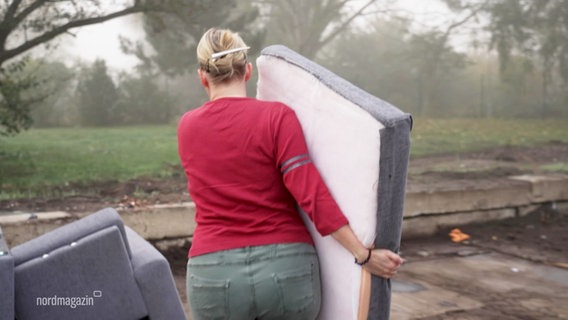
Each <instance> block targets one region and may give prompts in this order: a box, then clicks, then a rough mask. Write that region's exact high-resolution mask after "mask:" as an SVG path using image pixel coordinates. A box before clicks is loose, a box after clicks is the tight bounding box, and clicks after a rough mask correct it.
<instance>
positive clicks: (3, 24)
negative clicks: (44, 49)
mask: <svg viewBox="0 0 568 320" xmlns="http://www.w3.org/2000/svg"><path fill="white" fill-rule="evenodd" d="M156 9H157V7H156V6H150V5H148V4H146V3H144V2H143V0H133V1H118V3H117V2H113V3H109V1H104V0H2V1H0V135H10V134H16V133H18V132H19V131H20V130H22V129H27V128H29V126H30V125H31V115H30V105H31V104H32V103H33V102H34V101H33V99H31V100H30V99H23V98H22V93H23V91H25V90H26V89H29V88H31V87H33V86H35V85H36V84H37V80H36V79H34V78H33V77H27V78H22V77H19V76H18V73H19V72H21V70H22V69H23V68H24V66H25V64H26V61H27V60H26V59H18V60H17V61H14V62H13V63H7V62H8V61H9V60H11V59H16V58H19V57H24V56H25V55H26V53H29V52H30V51H31V50H32V49H34V48H37V47H38V46H40V45H46V46H49V45H50V44H51V41H52V40H53V39H54V38H56V37H58V36H60V35H62V34H65V33H68V32H69V30H71V29H73V28H78V27H82V26H87V25H92V24H96V23H101V22H104V21H107V20H110V19H114V18H118V17H122V16H125V15H129V14H133V13H136V12H143V11H148V10H156Z"/></svg>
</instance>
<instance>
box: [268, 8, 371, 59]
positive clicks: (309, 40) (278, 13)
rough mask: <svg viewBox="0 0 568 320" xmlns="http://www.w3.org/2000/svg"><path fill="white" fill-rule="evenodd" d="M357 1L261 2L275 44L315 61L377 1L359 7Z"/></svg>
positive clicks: (269, 32)
mask: <svg viewBox="0 0 568 320" xmlns="http://www.w3.org/2000/svg"><path fill="white" fill-rule="evenodd" d="M357 3H358V2H356V1H353V0H323V1H305V0H286V1H281V0H259V1H258V4H259V5H260V6H261V7H262V8H263V12H264V15H265V18H266V20H267V30H268V34H269V36H270V37H271V39H272V40H273V41H274V42H278V43H282V44H284V45H286V46H289V47H290V48H291V49H294V50H296V51H298V52H299V53H301V54H302V55H304V56H306V57H308V58H314V57H315V55H316V54H317V52H318V51H319V50H320V49H321V48H323V47H324V46H325V45H326V44H328V43H329V42H331V41H332V40H333V39H335V38H336V37H337V36H338V35H339V34H341V33H342V32H343V31H345V30H346V29H347V28H348V26H349V25H350V24H351V23H352V22H353V20H355V19H356V18H357V17H359V16H361V15H363V14H365V13H366V12H367V10H369V9H370V8H371V5H373V4H375V3H377V1H375V0H368V1H365V2H364V3H363V4H362V5H359V6H357Z"/></svg>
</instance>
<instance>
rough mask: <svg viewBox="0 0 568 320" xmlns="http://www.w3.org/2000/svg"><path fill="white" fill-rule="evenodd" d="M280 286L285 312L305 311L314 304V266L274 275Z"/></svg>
mask: <svg viewBox="0 0 568 320" xmlns="http://www.w3.org/2000/svg"><path fill="white" fill-rule="evenodd" d="M273 277H274V281H275V282H276V285H277V286H278V289H279V293H280V299H281V301H282V307H283V308H284V312H303V311H304V310H306V309H308V308H311V307H313V305H314V295H315V294H317V293H315V292H314V290H315V289H314V273H313V266H312V265H308V266H305V267H302V268H298V269H293V270H290V271H286V272H281V273H276V274H274V275H273Z"/></svg>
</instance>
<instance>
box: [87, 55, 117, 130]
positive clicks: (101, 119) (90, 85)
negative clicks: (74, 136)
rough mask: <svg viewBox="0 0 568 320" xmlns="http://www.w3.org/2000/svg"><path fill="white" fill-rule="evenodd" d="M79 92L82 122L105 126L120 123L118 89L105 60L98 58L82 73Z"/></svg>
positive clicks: (89, 124) (88, 124)
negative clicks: (117, 108) (117, 112)
mask: <svg viewBox="0 0 568 320" xmlns="http://www.w3.org/2000/svg"><path fill="white" fill-rule="evenodd" d="M77 94H78V102H79V115H80V117H81V123H82V124H84V125H87V126H105V125H113V124H117V123H120V120H119V118H118V117H117V114H116V104H117V102H118V91H117V88H116V87H115V85H114V82H113V81H112V79H111V77H110V76H109V74H108V70H107V67H106V63H105V62H104V60H96V61H95V62H94V63H93V65H92V66H91V67H88V68H87V69H85V70H84V71H83V72H82V73H81V75H80V77H79V83H78V84H77Z"/></svg>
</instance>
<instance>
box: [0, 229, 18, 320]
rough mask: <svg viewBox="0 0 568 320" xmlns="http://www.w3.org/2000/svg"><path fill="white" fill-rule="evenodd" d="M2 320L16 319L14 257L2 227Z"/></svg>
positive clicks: (0, 258) (0, 314) (0, 310)
mask: <svg viewBox="0 0 568 320" xmlns="http://www.w3.org/2000/svg"><path fill="white" fill-rule="evenodd" d="M0 252H2V255H0V288H1V291H0V320H13V319H14V313H15V311H14V297H15V292H14V257H12V255H11V254H10V248H8V244H7V243H6V239H5V238H4V235H3V233H2V227H0Z"/></svg>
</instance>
